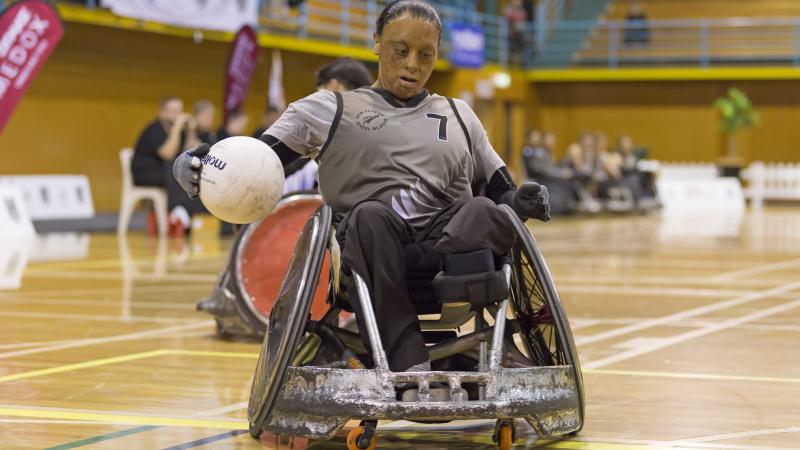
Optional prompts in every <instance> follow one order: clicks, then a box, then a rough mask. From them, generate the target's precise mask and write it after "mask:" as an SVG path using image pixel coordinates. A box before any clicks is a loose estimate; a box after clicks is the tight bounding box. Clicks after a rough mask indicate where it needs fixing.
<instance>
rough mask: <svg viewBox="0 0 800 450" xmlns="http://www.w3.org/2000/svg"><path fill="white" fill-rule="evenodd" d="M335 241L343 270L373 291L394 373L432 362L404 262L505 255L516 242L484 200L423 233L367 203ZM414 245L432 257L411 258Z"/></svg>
mask: <svg viewBox="0 0 800 450" xmlns="http://www.w3.org/2000/svg"><path fill="white" fill-rule="evenodd" d="M336 237H337V239H338V241H339V244H340V246H341V248H342V269H343V270H344V271H345V273H348V274H349V273H351V272H352V271H355V272H356V273H358V274H359V275H360V276H361V277H362V278H363V279H364V281H365V282H366V284H367V286H368V287H369V292H370V296H371V297H372V306H373V309H374V311H375V318H376V320H377V323H378V330H379V331H380V336H381V341H382V343H383V348H384V350H385V351H386V355H387V358H388V359H389V367H390V369H391V370H392V371H394V372H401V371H404V370H406V369H408V368H409V367H411V366H413V365H415V364H419V363H421V362H424V361H427V360H429V359H430V357H429V355H428V351H427V349H426V348H425V341H424V339H423V337H422V333H421V331H420V326H419V319H418V318H417V309H416V307H415V305H414V303H413V302H412V300H411V296H410V295H409V290H408V281H407V277H406V271H407V268H408V265H407V262H406V258H416V257H419V258H423V259H424V258H430V257H431V255H433V257H435V258H437V259H438V258H440V256H439V255H441V254H452V253H464V252H470V251H474V250H478V249H482V248H490V249H492V251H493V252H494V253H495V254H496V255H503V254H506V253H508V251H509V249H510V248H511V246H512V245H513V244H514V240H515V239H516V235H515V233H514V229H513V226H512V224H511V221H510V220H509V219H508V217H507V216H506V214H505V213H504V212H503V211H501V210H500V208H499V207H498V206H497V205H496V204H495V203H494V202H493V201H491V200H490V199H488V198H485V197H476V198H473V199H471V200H468V201H464V202H459V203H456V204H453V205H451V206H450V207H448V208H446V209H445V210H443V211H441V212H440V213H439V214H438V215H437V216H436V217H434V218H433V219H432V220H431V222H430V223H429V224H428V225H427V226H426V227H425V228H424V229H422V230H415V229H414V228H412V227H411V225H409V224H408V222H406V221H405V220H403V219H402V218H401V217H400V216H399V215H398V214H397V213H396V212H394V210H392V208H391V207H390V206H389V205H387V204H386V203H384V202H381V201H375V200H369V201H365V202H362V203H360V204H358V205H356V206H355V207H354V208H353V209H352V210H350V212H349V213H348V214H347V215H346V216H345V217H344V219H343V220H342V222H341V223H340V225H339V228H338V230H337V233H336ZM426 244H427V245H426ZM412 245H413V246H415V247H416V248H417V249H424V248H429V249H430V252H427V253H428V255H421V254H418V255H414V254H413V253H412V254H409V253H408V251H407V248H408V247H409V246H412ZM404 250H406V251H404ZM423 253H426V252H423ZM355 292H356V290H355V286H353V285H352V282H351V285H350V286H348V293H349V296H350V299H351V300H350V303H351V305H352V307H353V310H354V311H355V313H356V321H357V323H358V328H359V330H362V332H361V336H362V338H363V339H364V343H365V344H366V346H367V349H371V347H370V344H369V338H368V336H367V333H366V331H365V330H366V325H365V324H364V320H363V312H362V310H361V306H360V304H359V302H358V301H357V297H356V295H357V294H356V293H355Z"/></svg>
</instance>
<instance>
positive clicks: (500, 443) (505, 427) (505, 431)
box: [492, 420, 517, 450]
mask: <svg viewBox="0 0 800 450" xmlns="http://www.w3.org/2000/svg"><path fill="white" fill-rule="evenodd" d="M516 434H517V433H516V430H515V429H514V421H513V420H498V421H497V425H495V428H494V435H493V436H492V441H494V442H496V443H497V448H498V449H499V450H510V449H511V447H513V446H514V441H515V440H516V438H517V436H516Z"/></svg>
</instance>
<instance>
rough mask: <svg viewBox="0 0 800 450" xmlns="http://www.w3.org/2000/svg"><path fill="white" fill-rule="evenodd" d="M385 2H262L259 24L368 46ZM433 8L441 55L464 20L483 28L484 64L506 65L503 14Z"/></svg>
mask: <svg viewBox="0 0 800 450" xmlns="http://www.w3.org/2000/svg"><path fill="white" fill-rule="evenodd" d="M386 3H387V2H386V1H377V0H343V1H332V0H312V1H306V2H304V3H302V4H301V5H300V6H299V7H298V8H294V9H290V8H288V7H287V6H286V3H285V2H284V1H279V0H268V1H262V7H261V23H260V27H261V29H262V30H263V31H265V32H268V33H273V34H287V35H296V36H298V37H300V38H303V39H310V38H313V39H318V40H325V41H332V42H337V43H339V44H342V45H352V46H357V47H366V48H371V47H372V45H373V41H372V35H373V33H374V32H375V21H376V19H377V17H378V14H379V13H380V11H381V9H382V8H383V7H384V5H385V4H386ZM436 9H437V10H438V11H439V14H440V16H441V19H442V22H443V25H444V30H443V35H442V42H441V46H440V57H441V58H443V59H448V58H449V54H450V39H449V28H450V27H449V25H450V24H451V23H464V24H470V25H478V26H480V27H481V28H482V29H483V32H484V42H485V46H486V47H485V60H486V62H487V63H495V64H499V65H501V66H506V65H508V63H509V43H508V21H507V20H506V18H505V17H503V16H499V15H496V14H487V13H484V12H480V11H478V10H476V9H475V8H474V7H472V8H464V7H459V6H453V5H448V4H436Z"/></svg>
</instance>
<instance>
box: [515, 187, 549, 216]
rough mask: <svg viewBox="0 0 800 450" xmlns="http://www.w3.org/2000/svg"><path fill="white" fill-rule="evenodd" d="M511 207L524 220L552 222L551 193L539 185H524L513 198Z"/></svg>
mask: <svg viewBox="0 0 800 450" xmlns="http://www.w3.org/2000/svg"><path fill="white" fill-rule="evenodd" d="M509 193H510V192H509ZM511 207H512V208H513V209H514V212H515V213H517V215H518V216H520V217H521V218H522V219H539V220H541V221H542V222H547V221H549V220H550V193H549V192H547V187H545V186H542V185H541V184H538V183H533V182H528V183H523V184H522V186H520V187H519V188H518V189H517V190H516V191H515V192H514V196H513V197H512V198H511Z"/></svg>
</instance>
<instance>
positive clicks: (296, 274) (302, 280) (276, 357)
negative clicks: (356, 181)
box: [247, 205, 331, 436]
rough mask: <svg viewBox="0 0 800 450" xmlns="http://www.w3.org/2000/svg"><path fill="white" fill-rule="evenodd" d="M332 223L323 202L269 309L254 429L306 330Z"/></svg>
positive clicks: (253, 403) (252, 407)
mask: <svg viewBox="0 0 800 450" xmlns="http://www.w3.org/2000/svg"><path fill="white" fill-rule="evenodd" d="M330 226H331V209H330V207H328V206H327V205H323V206H321V207H320V208H319V209H318V210H317V212H316V213H315V214H314V215H313V216H311V218H310V219H309V220H308V222H307V223H306V225H305V227H304V228H303V231H302V233H301V234H300V238H299V239H298V240H297V244H296V245H295V247H294V251H293V253H292V258H291V262H290V264H289V269H288V271H287V272H286V276H285V277H284V279H283V283H282V284H281V289H280V292H279V294H278V297H277V299H276V300H275V304H274V306H273V307H272V310H271V312H270V321H269V327H268V328H267V333H266V335H265V336H264V343H263V345H262V346H261V352H260V354H259V356H258V363H257V365H256V371H255V375H254V376H253V384H252V387H251V388H250V402H249V405H248V410H247V413H248V414H247V415H248V420H249V422H250V430H251V435H254V436H255V434H254V433H253V430H260V429H263V427H264V426H265V425H267V424H268V423H269V419H270V415H271V413H272V409H273V408H274V407H275V402H276V400H277V398H278V394H279V393H280V389H281V386H282V384H283V379H284V376H285V375H286V368H287V367H288V366H289V363H290V362H291V360H292V357H293V356H294V354H295V353H296V351H297V348H298V345H299V344H300V340H301V338H302V337H303V335H304V334H305V329H306V323H307V322H308V319H309V311H310V309H311V303H312V302H313V300H314V294H315V292H316V291H317V286H318V285H319V281H320V274H321V272H322V263H323V261H324V257H325V251H326V249H327V243H328V234H329V230H330Z"/></svg>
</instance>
